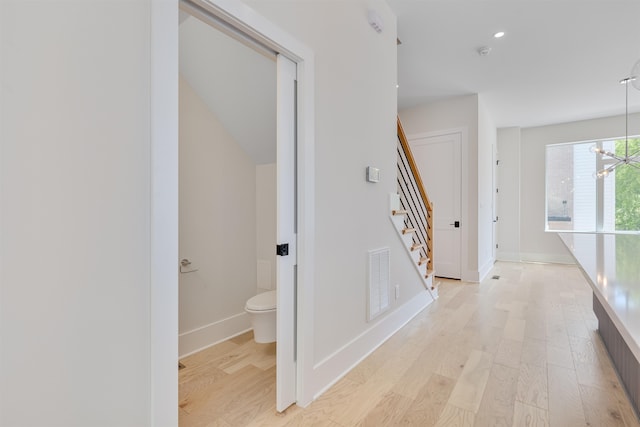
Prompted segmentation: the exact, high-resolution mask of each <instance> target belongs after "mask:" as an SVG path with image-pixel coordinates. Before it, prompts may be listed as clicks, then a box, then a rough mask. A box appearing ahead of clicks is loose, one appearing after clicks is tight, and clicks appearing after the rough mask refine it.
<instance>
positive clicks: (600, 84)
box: [180, 0, 640, 164]
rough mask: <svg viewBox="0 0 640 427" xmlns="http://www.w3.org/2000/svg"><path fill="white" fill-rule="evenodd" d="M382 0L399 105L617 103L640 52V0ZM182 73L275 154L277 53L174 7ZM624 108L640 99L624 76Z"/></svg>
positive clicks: (503, 112) (246, 144)
mask: <svg viewBox="0 0 640 427" xmlns="http://www.w3.org/2000/svg"><path fill="white" fill-rule="evenodd" d="M387 2H388V4H389V5H390V6H391V8H392V9H393V11H394V12H395V13H396V15H397V17H398V38H399V39H400V40H401V41H402V44H401V45H399V46H398V83H399V88H398V108H399V109H400V110H402V109H404V108H409V107H412V106H416V105H422V104H426V103H431V102H434V101H437V100H441V99H444V98H448V97H454V96H461V95H469V94H476V93H477V94H480V97H481V100H482V102H483V104H484V105H485V106H486V107H487V109H488V111H489V113H490V115H491V116H492V117H493V119H494V121H495V124H496V126H497V127H508V126H519V127H531V126H539V125H546V124H553V123H563V122H568V121H575V120H583V119H590V118H596V117H605V116H611V115H618V114H623V113H624V109H625V104H624V99H625V94H624V86H623V85H620V84H619V81H620V79H622V78H625V77H628V76H629V75H630V72H631V68H632V67H633V65H634V64H635V62H636V61H638V60H640V0H502V1H498V0H387ZM499 30H502V31H505V32H506V35H505V36H504V37H503V38H501V39H494V38H493V34H494V33H495V32H496V31H499ZM482 46H487V47H490V48H491V53H490V54H489V55H486V56H480V55H479V54H478V52H477V50H478V48H480V47H482ZM180 73H181V75H182V76H183V77H184V78H185V79H186V80H187V82H188V83H189V84H190V85H191V86H192V87H193V88H194V89H195V90H196V92H197V93H198V94H199V95H200V96H201V97H202V98H203V100H204V101H205V103H206V104H207V105H208V106H209V108H210V110H211V111H212V112H213V113H214V114H215V115H216V116H217V117H218V119H219V120H220V121H221V122H222V124H223V125H224V126H225V128H226V129H227V130H228V131H229V133H230V134H231V135H232V136H233V137H234V139H235V140H236V141H237V142H238V143H239V144H240V146H242V147H243V148H244V150H245V152H247V154H248V155H249V156H250V157H251V158H253V160H254V162H255V163H256V164H264V163H272V162H274V161H275V152H276V150H275V132H276V131H275V99H276V98H275V97H276V92H275V81H276V77H275V76H276V74H275V61H274V60H273V58H267V57H265V56H264V55H262V54H260V53H257V52H256V51H255V50H253V49H251V48H248V47H247V46H245V45H244V44H241V43H239V42H237V41H236V40H234V39H231V38H230V37H228V36H226V35H224V34H222V33H221V32H219V31H217V30H215V29H213V28H212V27H210V26H209V25H207V24H204V23H203V22H201V21H199V20H198V19H196V18H194V17H188V15H186V14H184V13H182V12H181V15H180ZM214 76H215V77H214ZM629 110H630V112H638V111H640V91H638V90H636V89H635V88H633V87H631V86H630V88H629Z"/></svg>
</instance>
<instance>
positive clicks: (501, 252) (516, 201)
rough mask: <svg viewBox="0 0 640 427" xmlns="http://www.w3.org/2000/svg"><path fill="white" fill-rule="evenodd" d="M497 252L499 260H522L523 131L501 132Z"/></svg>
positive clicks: (499, 139) (499, 130)
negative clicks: (521, 155)
mask: <svg viewBox="0 0 640 427" xmlns="http://www.w3.org/2000/svg"><path fill="white" fill-rule="evenodd" d="M497 139H498V142H497V143H498V160H499V161H500V164H499V165H498V189H499V190H500V191H499V193H498V218H499V219H498V233H497V234H498V250H497V252H496V258H497V259H499V260H503V261H520V128H513V127H511V128H502V129H498V135H497Z"/></svg>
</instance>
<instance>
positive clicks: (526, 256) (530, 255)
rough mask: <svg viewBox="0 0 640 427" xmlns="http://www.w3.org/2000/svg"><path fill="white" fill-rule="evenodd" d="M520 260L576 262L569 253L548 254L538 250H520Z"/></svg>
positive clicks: (556, 262) (549, 262) (551, 262)
mask: <svg viewBox="0 0 640 427" xmlns="http://www.w3.org/2000/svg"><path fill="white" fill-rule="evenodd" d="M520 262H541V263H545V264H575V261H574V259H573V257H572V256H571V255H569V254H564V255H562V254H547V253H536V252H520Z"/></svg>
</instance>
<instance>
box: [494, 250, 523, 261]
mask: <svg viewBox="0 0 640 427" xmlns="http://www.w3.org/2000/svg"><path fill="white" fill-rule="evenodd" d="M496 260H498V261H509V262H520V253H519V252H503V251H500V250H499V251H498V252H497V253H496Z"/></svg>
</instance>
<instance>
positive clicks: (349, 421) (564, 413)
mask: <svg viewBox="0 0 640 427" xmlns="http://www.w3.org/2000/svg"><path fill="white" fill-rule="evenodd" d="M493 275H499V276H500V279H498V280H495V279H491V277H492V276H493ZM488 277H489V278H488V279H487V280H485V281H483V282H482V283H481V284H472V283H464V282H458V281H449V280H440V282H441V286H440V299H438V300H437V301H436V302H434V303H433V304H432V305H430V306H429V307H428V308H427V309H425V310H424V311H423V312H421V313H420V314H419V315H418V316H416V317H415V318H414V319H413V320H412V321H411V322H410V323H408V324H407V325H406V326H405V327H404V328H402V329H401V330H400V331H399V332H398V333H396V334H395V335H394V336H393V337H391V338H390V339H389V340H388V341H387V342H385V343H384V344H383V345H382V346H381V347H380V348H379V349H377V350H376V351H375V352H374V353H372V354H371V355H370V356H369V357H368V358H367V359H365V360H364V361H363V362H362V363H361V364H359V365H358V366H357V367H356V368H354V369H353V370H352V371H351V372H349V373H348V374H347V375H346V376H345V377H344V378H343V379H341V380H340V381H338V382H337V383H336V384H335V385H334V386H333V387H332V388H330V389H329V390H328V391H327V392H325V393H324V394H323V395H322V396H321V397H320V398H318V400H316V401H315V402H313V403H312V404H311V405H309V406H308V407H307V408H304V409H303V408H299V407H297V406H293V407H291V408H289V409H288V410H287V411H286V412H285V413H283V414H277V413H276V411H275V345H273V344H256V343H254V342H253V340H252V336H251V334H250V333H249V334H244V335H242V336H240V337H237V338H234V339H232V340H230V341H227V342H224V343H222V344H219V345H217V346H215V347H212V348H210V349H207V350H204V351H202V352H200V353H197V354H194V355H192V356H190V357H187V358H185V359H184V360H182V362H183V363H184V364H185V365H186V368H185V369H182V370H181V371H180V373H179V382H180V396H179V407H180V409H179V413H180V427H191V426H225V427H226V426H232V427H237V426H331V427H351V426H399V425H407V426H479V427H484V426H494V425H495V426H552V427H574V426H593V427H596V426H597V427H606V426H628V427H630V426H640V424H639V423H638V420H637V418H636V416H635V414H634V412H633V409H632V407H631V404H630V403H629V399H628V398H627V396H626V394H625V392H624V389H623V388H622V386H621V384H620V382H619V380H618V378H617V376H616V373H615V371H614V369H613V367H612V364H611V361H610V359H609V357H608V354H607V351H606V349H605V348H604V346H603V344H602V340H601V339H600V337H599V336H598V334H597V331H596V328H597V321H596V318H595V316H594V315H593V312H592V310H591V295H592V294H591V290H590V288H589V286H588V285H587V283H586V281H585V279H584V278H583V277H582V275H581V273H580V272H579V270H578V269H577V268H576V267H575V266H563V265H541V264H518V263H503V262H499V263H497V264H496V265H495V267H494V269H493V271H492V272H491V273H490V274H489V276H488Z"/></svg>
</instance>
